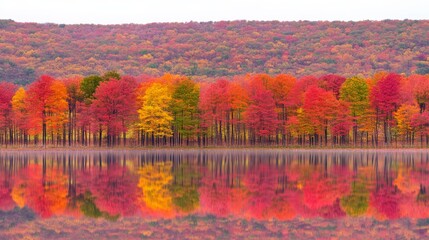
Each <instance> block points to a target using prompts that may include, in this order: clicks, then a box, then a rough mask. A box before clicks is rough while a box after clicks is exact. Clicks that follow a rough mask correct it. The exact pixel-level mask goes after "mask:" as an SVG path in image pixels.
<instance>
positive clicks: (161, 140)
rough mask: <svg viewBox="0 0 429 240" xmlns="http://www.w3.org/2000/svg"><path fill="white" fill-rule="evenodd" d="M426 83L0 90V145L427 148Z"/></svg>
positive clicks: (171, 81) (161, 83)
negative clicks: (413, 146)
mask: <svg viewBox="0 0 429 240" xmlns="http://www.w3.org/2000/svg"><path fill="white" fill-rule="evenodd" d="M428 102H429V75H418V74H413V75H409V76H406V75H400V74H397V73H388V72H379V73H376V74H374V75H373V76H371V77H369V78H363V77H360V76H353V77H349V78H345V77H343V76H340V75H335V74H328V75H323V76H321V77H315V76H313V75H307V76H303V77H300V78H296V77H295V76H293V75H288V74H278V75H268V74H247V75H240V76H235V77H233V78H219V79H216V80H215V81H212V82H196V81H194V80H192V79H191V78H189V77H187V76H183V75H172V74H165V75H163V76H161V77H132V76H121V75H120V74H119V73H117V72H115V71H110V72H106V73H105V74H103V75H91V76H87V77H84V78H82V77H70V78H64V79H55V78H53V77H51V76H49V75H42V76H41V77H39V78H38V79H37V80H36V81H34V82H33V83H32V84H30V85H29V86H28V88H27V89H25V88H23V87H18V86H16V85H15V84H13V83H9V82H1V83H0V144H2V145H17V146H23V145H33V144H35V145H53V146H76V145H80V146H81V145H84V146H106V145H107V146H115V145H127V146H184V145H186V146H247V145H276V146H298V145H299V146H321V147H322V146H337V145H347V146H373V147H378V146H411V145H415V146H428V144H429V136H428V135H429V111H428V110H427V108H426V106H427V104H428Z"/></svg>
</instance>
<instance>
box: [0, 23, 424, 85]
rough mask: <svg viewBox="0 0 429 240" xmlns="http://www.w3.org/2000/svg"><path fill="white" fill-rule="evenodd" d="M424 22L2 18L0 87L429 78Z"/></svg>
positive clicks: (0, 27) (0, 29)
mask: <svg viewBox="0 0 429 240" xmlns="http://www.w3.org/2000/svg"><path fill="white" fill-rule="evenodd" d="M428 33H429V21H427V20H425V21H411V20H405V21H380V22H374V21H363V22H308V21H301V22H277V21H273V22H248V21H234V22H206V23H196V22H190V23H154V24H147V25H136V24H129V25H104V26H103V25H64V24H60V25H58V24H36V23H17V22H14V21H10V20H1V21H0V81H9V82H15V83H18V84H21V85H25V84H28V83H29V82H32V81H34V80H35V79H36V78H37V77H38V76H40V75H41V74H49V75H52V76H54V77H68V76H70V75H74V74H78V75H83V76H87V75H91V74H102V73H103V72H106V71H109V70H116V71H119V73H120V74H121V75H134V76H137V75H141V74H148V75H152V76H161V75H163V74H164V73H167V72H169V73H173V74H183V75H187V76H191V77H193V78H194V79H197V80H200V81H202V80H207V79H211V78H214V77H219V76H233V75H242V74H246V73H268V74H271V75H275V74H279V73H289V74H292V75H294V76H297V77H301V76H304V75H309V74H313V75H316V76H322V75H324V74H329V73H338V74H341V75H343V76H346V77H350V76H353V75H356V74H363V75H364V76H365V77H368V76H372V75H373V74H374V73H375V72H379V71H389V72H396V73H399V74H402V73H405V74H406V75H410V74H427V73H429V64H428V56H429V35H428Z"/></svg>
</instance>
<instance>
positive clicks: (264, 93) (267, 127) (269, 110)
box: [246, 84, 278, 143]
mask: <svg viewBox="0 0 429 240" xmlns="http://www.w3.org/2000/svg"><path fill="white" fill-rule="evenodd" d="M275 107H276V105H275V101H274V99H273V94H272V93H271V92H270V91H269V90H267V89H265V88H264V86H262V84H256V85H254V86H253V87H252V89H251V91H250V104H249V107H248V108H247V110H246V123H247V126H248V128H249V129H250V130H251V131H252V134H253V142H254V143H255V141H256V138H259V141H261V140H262V137H264V141H265V140H266V139H265V138H266V137H269V136H271V135H273V134H274V133H276V129H277V123H278V120H277V113H276V112H275ZM268 140H269V139H268Z"/></svg>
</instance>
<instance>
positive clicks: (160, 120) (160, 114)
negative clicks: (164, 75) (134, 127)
mask: <svg viewBox="0 0 429 240" xmlns="http://www.w3.org/2000/svg"><path fill="white" fill-rule="evenodd" d="M138 101H140V102H141V103H142V104H141V106H142V107H141V108H140V109H138V114H139V126H140V128H141V129H142V130H143V131H144V132H146V133H147V134H150V135H151V137H152V144H154V143H155V137H157V138H159V137H161V138H165V137H170V136H171V135H172V134H173V131H172V129H171V123H172V121H173V116H172V113H171V111H170V106H171V101H172V96H171V89H169V88H168V86H166V85H163V84H161V83H153V84H152V85H151V86H150V87H149V88H148V89H147V90H146V91H145V94H144V96H138ZM164 140H165V139H164Z"/></svg>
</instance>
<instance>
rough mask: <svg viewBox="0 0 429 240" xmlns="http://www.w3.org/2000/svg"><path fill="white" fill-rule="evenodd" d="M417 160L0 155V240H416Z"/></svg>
mask: <svg viewBox="0 0 429 240" xmlns="http://www.w3.org/2000/svg"><path fill="white" fill-rule="evenodd" d="M428 187H429V154H428V153H427V152H425V151H406V152H401V151H399V150H396V151H393V152H389V151H378V152H375V151H357V150H354V151H286V150H201V151H200V150H186V151H179V150H171V151H161V150H159V151H102V152H98V151H87V152H61V151H51V152H37V151H35V152H26V151H24V152H4V151H3V152H1V153H0V238H1V239H22V238H25V237H27V238H43V239H46V238H55V239H59V238H74V239H77V238H123V237H126V238H130V239H141V238H144V237H149V238H158V239H165V238H199V237H203V238H216V239H218V238H226V239H231V238H233V239H235V238H248V237H253V238H294V239H295V238H303V239H311V238H315V239H317V238H331V237H339V238H350V237H353V238H355V239H356V238H369V237H375V238H398V237H405V238H422V237H428V235H429V233H428V231H429V195H428V193H427V191H428V190H429V189H428Z"/></svg>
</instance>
